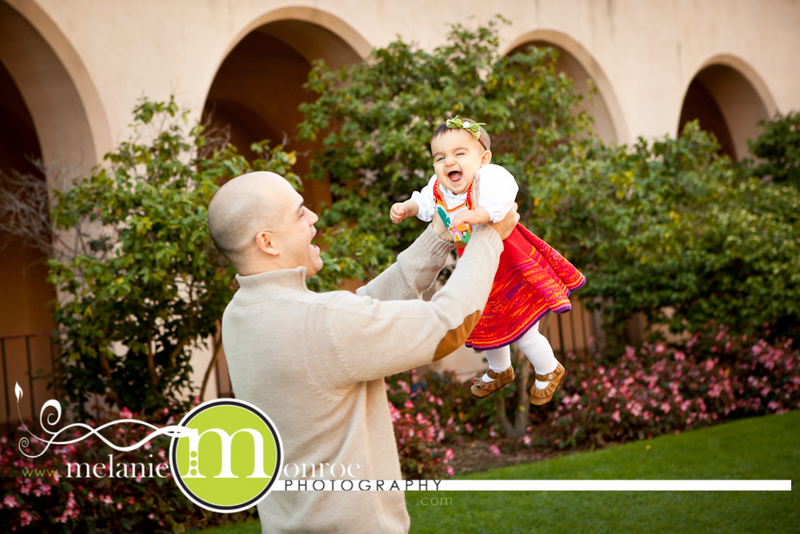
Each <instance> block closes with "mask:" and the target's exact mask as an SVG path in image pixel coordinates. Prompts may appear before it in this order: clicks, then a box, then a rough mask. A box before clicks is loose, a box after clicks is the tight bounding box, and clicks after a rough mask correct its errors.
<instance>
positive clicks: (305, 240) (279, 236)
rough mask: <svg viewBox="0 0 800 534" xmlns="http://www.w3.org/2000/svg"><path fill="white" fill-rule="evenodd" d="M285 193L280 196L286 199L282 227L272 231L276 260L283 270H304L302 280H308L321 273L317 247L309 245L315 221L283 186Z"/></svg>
mask: <svg viewBox="0 0 800 534" xmlns="http://www.w3.org/2000/svg"><path fill="white" fill-rule="evenodd" d="M286 185H287V187H288V191H284V192H282V193H283V195H285V197H286V199H285V202H284V205H285V206H286V212H285V213H284V217H283V223H282V224H281V226H280V227H279V228H278V229H276V230H275V231H274V234H275V239H276V241H277V243H278V245H279V252H280V259H281V264H282V267H283V268H286V269H293V268H295V267H300V266H303V267H305V268H306V278H310V277H312V276H314V275H315V274H317V272H319V270H320V269H322V258H321V257H320V254H319V247H318V246H316V245H312V244H311V240H312V239H313V238H314V235H315V234H316V233H317V229H316V228H314V223H316V222H317V221H318V220H319V217H317V214H316V213H314V212H313V211H311V210H310V209H308V208H307V207H305V205H304V204H303V197H301V196H300V194H299V193H297V191H295V190H294V189H293V188H292V187H291V186H290V185H289V184H288V182H287V184H286Z"/></svg>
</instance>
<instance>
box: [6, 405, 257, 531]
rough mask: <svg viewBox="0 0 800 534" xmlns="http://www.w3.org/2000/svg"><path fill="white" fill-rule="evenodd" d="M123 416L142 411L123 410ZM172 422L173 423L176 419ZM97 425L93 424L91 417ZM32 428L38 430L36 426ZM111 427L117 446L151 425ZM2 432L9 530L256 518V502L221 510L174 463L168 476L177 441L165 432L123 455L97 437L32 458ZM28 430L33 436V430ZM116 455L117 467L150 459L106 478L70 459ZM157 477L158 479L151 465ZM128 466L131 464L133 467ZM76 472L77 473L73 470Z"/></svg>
mask: <svg viewBox="0 0 800 534" xmlns="http://www.w3.org/2000/svg"><path fill="white" fill-rule="evenodd" d="M120 416H122V417H133V416H134V414H132V413H130V412H128V411H127V410H123V412H122V413H120ZM172 423H173V421H172V420H167V422H166V424H172ZM88 424H90V426H95V425H94V424H93V423H88ZM28 427H29V428H31V430H33V428H32V427H31V424H30V423H28ZM123 427H124V425H119V426H115V427H112V428H109V429H106V430H105V431H104V432H103V435H104V436H105V437H106V438H107V439H109V441H111V442H113V443H115V444H117V445H123V444H125V445H130V444H133V443H136V442H138V441H140V440H141V439H143V438H144V437H145V436H146V435H147V434H148V433H149V432H150V430H149V429H147V428H144V427H142V426H139V425H136V426H134V427H130V428H123ZM18 430H19V431H20V435H19V436H17V438H15V439H8V438H7V437H5V436H3V437H0V450H1V451H2V455H0V484H2V488H3V490H2V500H0V525H4V529H3V531H4V532H9V531H20V532H28V531H29V532H64V533H68V532H86V533H107V532H114V533H116V532H170V533H171V532H184V531H186V530H187V529H189V528H191V527H205V526H210V525H216V524H222V523H229V522H236V521H241V520H243V519H244V518H245V517H254V516H255V508H252V509H250V510H248V511H245V512H240V513H238V514H215V513H212V512H209V511H207V510H204V509H202V508H199V507H197V506H195V505H194V504H193V503H192V502H191V501H189V500H188V499H187V498H186V497H185V496H184V495H183V493H181V491H180V490H179V489H178V486H177V485H176V484H175V482H174V481H173V480H172V474H171V473H169V470H168V468H163V467H162V468H161V474H162V475H164V478H162V477H159V476H157V475H156V474H155V473H156V471H155V468H156V466H157V465H160V464H167V463H168V461H167V455H168V453H169V450H168V448H169V439H168V438H166V437H163V436H161V437H157V438H155V439H153V440H152V441H150V442H148V443H146V444H145V445H143V446H142V447H141V448H140V449H138V450H136V451H132V452H129V453H120V452H118V451H115V450H113V449H112V448H110V447H108V446H107V445H106V444H105V443H103V442H102V441H101V440H99V439H97V438H96V437H94V436H92V437H90V438H87V439H85V440H83V441H80V442H78V443H74V444H70V445H65V446H61V447H55V448H50V449H49V450H47V451H46V452H45V453H44V454H43V455H41V456H40V457H38V458H34V459H30V458H27V457H26V456H24V455H23V454H22V453H21V452H20V450H19V449H18V443H19V437H22V435H23V434H22V431H23V430H24V429H23V427H20V429H18ZM25 435H27V434H25ZM82 435H85V431H83V432H81V431H76V433H75V434H74V435H65V434H62V435H61V436H59V439H58V441H68V440H70V439H71V438H78V437H80V436H82ZM30 445H31V446H30V447H29V448H27V449H25V451H26V452H27V453H28V454H32V455H34V454H38V453H39V452H40V451H41V450H42V445H41V443H39V442H37V441H36V440H34V439H32V440H31V443H30ZM109 456H111V457H112V458H113V465H114V467H113V471H114V473H118V470H119V469H121V465H120V464H127V466H128V467H129V466H130V464H144V465H145V466H146V467H145V472H144V475H145V476H142V469H141V468H137V472H136V476H130V477H127V478H126V477H121V476H114V477H111V476H109V475H108V472H107V471H101V474H105V475H106V476H105V477H96V476H95V477H93V476H82V477H81V476H78V472H77V470H76V469H74V468H73V470H72V472H70V471H69V470H68V467H67V465H68V464H88V465H89V466H95V465H96V464H105V465H108V464H109V462H110V460H111V459H110V458H109ZM150 465H152V466H153V473H154V476H152V477H150V474H151V473H150V470H149V466H150ZM126 470H127V467H126ZM70 475H71V476H70Z"/></svg>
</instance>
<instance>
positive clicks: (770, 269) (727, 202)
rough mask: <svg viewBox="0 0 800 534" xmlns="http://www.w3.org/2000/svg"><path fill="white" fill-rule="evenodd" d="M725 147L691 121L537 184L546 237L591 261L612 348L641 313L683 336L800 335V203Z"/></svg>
mask: <svg viewBox="0 0 800 534" xmlns="http://www.w3.org/2000/svg"><path fill="white" fill-rule="evenodd" d="M718 148H719V147H718V145H717V144H716V141H715V140H714V138H713V137H711V136H709V135H708V134H706V133H705V132H702V131H700V130H699V128H698V126H697V124H696V123H690V124H687V126H686V128H684V130H683V132H682V133H681V136H680V137H678V138H677V139H671V138H664V139H661V140H658V141H655V142H652V143H648V142H645V141H644V140H641V139H640V140H639V141H638V142H637V144H636V145H634V146H633V147H631V148H630V149H627V148H626V147H600V146H598V145H594V146H587V148H586V149H585V150H584V151H583V152H578V153H575V154H573V155H572V156H570V157H565V158H564V159H562V160H560V161H552V162H550V163H548V164H547V165H544V166H542V167H540V168H539V169H537V173H538V176H539V179H537V180H533V181H531V182H530V185H529V186H528V189H527V191H528V194H529V195H530V196H531V197H533V198H535V199H536V201H535V203H536V204H537V205H538V208H537V209H538V211H537V213H538V216H539V221H540V225H541V235H542V237H544V238H545V239H546V240H549V241H552V242H560V243H566V247H565V248H566V249H568V250H570V251H572V253H571V259H572V260H573V261H574V262H576V264H577V265H578V266H580V267H581V268H583V270H584V274H585V275H586V277H587V280H588V283H587V285H586V286H585V287H584V288H583V289H582V290H581V293H580V296H581V297H582V298H583V299H585V300H587V299H591V300H588V304H589V305H590V306H591V305H595V306H601V307H602V311H603V328H604V331H605V332H606V334H607V336H608V338H609V339H610V340H611V344H610V346H611V350H613V351H617V348H616V347H620V346H623V345H624V342H625V340H624V334H625V328H626V321H627V319H628V318H629V317H631V316H632V315H633V314H634V313H637V312H640V313H643V314H644V315H645V317H646V318H647V320H648V322H649V323H650V324H653V325H658V324H662V325H668V326H669V327H670V329H671V330H672V331H673V332H685V331H689V332H698V331H701V330H702V329H704V328H706V325H707V324H708V323H709V322H714V323H716V324H726V325H729V327H730V328H732V329H733V331H735V332H738V333H746V334H750V335H758V336H765V337H766V338H767V339H770V340H778V339H783V338H787V337H794V338H795V339H800V336H798V334H800V331H798V326H800V273H798V271H797V268H796V266H797V265H800V224H798V222H799V221H798V217H800V198H798V196H797V194H796V190H794V189H792V188H790V187H788V186H785V185H779V184H773V183H769V182H765V181H761V180H757V179H755V178H748V177H746V176H744V175H743V174H744V173H743V172H742V170H741V168H740V167H739V166H736V165H734V164H732V163H731V162H730V160H729V159H727V157H723V156H720V155H719V153H718Z"/></svg>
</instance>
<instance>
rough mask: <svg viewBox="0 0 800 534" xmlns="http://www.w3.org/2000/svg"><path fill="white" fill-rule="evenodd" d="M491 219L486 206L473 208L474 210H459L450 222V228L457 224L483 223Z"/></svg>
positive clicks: (455, 226)
mask: <svg viewBox="0 0 800 534" xmlns="http://www.w3.org/2000/svg"><path fill="white" fill-rule="evenodd" d="M490 220H491V216H490V215H489V212H488V211H487V210H486V208H481V207H478V208H475V209H474V210H461V211H459V212H458V213H456V215H455V217H453V221H452V222H451V223H450V227H451V228H457V227H458V225H460V224H463V223H469V224H470V225H472V226H474V225H476V224H485V223H488V222H489V221H490Z"/></svg>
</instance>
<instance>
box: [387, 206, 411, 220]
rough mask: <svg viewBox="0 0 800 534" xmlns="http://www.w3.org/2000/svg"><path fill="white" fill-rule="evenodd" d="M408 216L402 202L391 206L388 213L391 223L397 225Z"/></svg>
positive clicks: (407, 211)
mask: <svg viewBox="0 0 800 534" xmlns="http://www.w3.org/2000/svg"><path fill="white" fill-rule="evenodd" d="M409 215H410V213H409V210H408V209H407V208H406V205H405V204H403V203H402V202H396V203H394V204H392V209H391V210H390V211H389V218H390V219H391V220H392V222H393V223H395V224H397V223H399V222H400V221H402V220H403V219H405V218H406V217H408V216H409Z"/></svg>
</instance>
